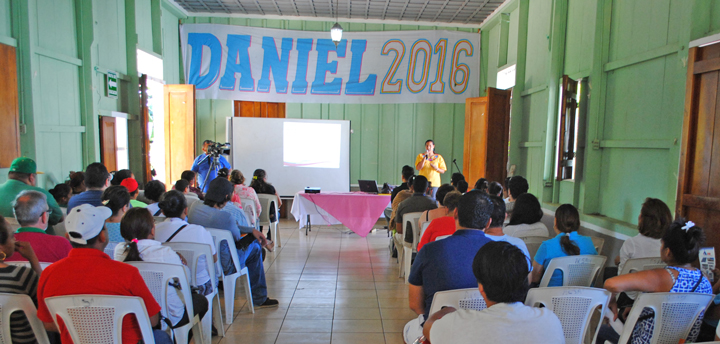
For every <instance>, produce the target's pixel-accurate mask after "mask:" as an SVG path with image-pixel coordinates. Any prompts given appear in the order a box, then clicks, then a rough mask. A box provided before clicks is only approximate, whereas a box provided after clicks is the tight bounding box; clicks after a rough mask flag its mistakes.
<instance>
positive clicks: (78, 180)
mask: <svg viewBox="0 0 720 344" xmlns="http://www.w3.org/2000/svg"><path fill="white" fill-rule="evenodd" d="M68 184H69V185H70V188H72V195H73V196H75V195H79V194H81V193H83V192H85V173H84V172H82V171H78V172H70V177H69V179H68Z"/></svg>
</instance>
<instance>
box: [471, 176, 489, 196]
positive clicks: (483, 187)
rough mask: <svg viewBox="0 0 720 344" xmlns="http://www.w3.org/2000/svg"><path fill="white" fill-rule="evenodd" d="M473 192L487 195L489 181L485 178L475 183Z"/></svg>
mask: <svg viewBox="0 0 720 344" xmlns="http://www.w3.org/2000/svg"><path fill="white" fill-rule="evenodd" d="M473 190H478V191H482V192H485V193H487V190H488V181H487V179H485V178H480V179H478V180H477V182H475V188H474V189H473Z"/></svg>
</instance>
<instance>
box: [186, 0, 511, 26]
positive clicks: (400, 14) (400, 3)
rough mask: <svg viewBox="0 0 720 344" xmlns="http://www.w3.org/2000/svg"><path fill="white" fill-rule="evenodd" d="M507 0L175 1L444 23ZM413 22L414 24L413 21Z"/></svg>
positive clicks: (217, 9)
mask: <svg viewBox="0 0 720 344" xmlns="http://www.w3.org/2000/svg"><path fill="white" fill-rule="evenodd" d="M504 1H505V0H337V5H336V2H335V1H332V0H175V2H176V3H177V4H178V5H180V6H181V7H183V8H184V9H185V10H186V11H188V12H189V14H190V15H193V14H202V15H213V14H217V15H232V14H251V15H279V16H287V17H289V18H288V19H290V18H291V17H298V16H300V17H318V18H327V19H328V20H334V18H335V17H336V15H337V16H338V17H339V20H340V21H343V19H347V18H350V19H374V20H393V21H395V20H399V21H408V22H424V23H438V25H442V24H447V23H451V24H470V25H478V24H480V23H482V22H483V21H484V20H485V18H487V16H489V15H490V14H491V13H492V12H493V11H494V10H495V9H497V8H498V7H499V6H500V5H502V3H503V2H504ZM409 24H410V23H409Z"/></svg>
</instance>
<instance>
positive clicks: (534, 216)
mask: <svg viewBox="0 0 720 344" xmlns="http://www.w3.org/2000/svg"><path fill="white" fill-rule="evenodd" d="M506 205H507V203H506ZM514 207H515V211H513V212H512V214H511V215H510V222H509V223H508V225H507V226H506V227H505V229H503V232H505V234H507V235H509V236H513V237H516V238H522V237H526V236H544V237H546V236H548V234H549V231H548V228H547V226H545V224H544V223H542V222H541V220H542V218H543V211H542V208H541V207H540V201H538V199H537V197H535V195H533V194H529V193H524V194H522V195H520V197H518V199H517V200H516V201H515V203H514ZM506 209H507V208H506Z"/></svg>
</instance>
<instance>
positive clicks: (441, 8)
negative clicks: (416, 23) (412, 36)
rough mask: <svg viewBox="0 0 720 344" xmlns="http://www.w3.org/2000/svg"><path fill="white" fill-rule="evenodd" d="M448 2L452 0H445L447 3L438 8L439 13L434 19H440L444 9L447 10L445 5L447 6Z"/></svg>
mask: <svg viewBox="0 0 720 344" xmlns="http://www.w3.org/2000/svg"><path fill="white" fill-rule="evenodd" d="M448 2H450V0H445V3H444V4H443V5H442V7H440V10H438V13H437V14H436V15H435V17H434V18H433V19H432V21H436V20H437V19H438V17H439V16H440V15H441V14H442V13H443V11H444V10H445V7H446V6H447V4H448Z"/></svg>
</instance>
